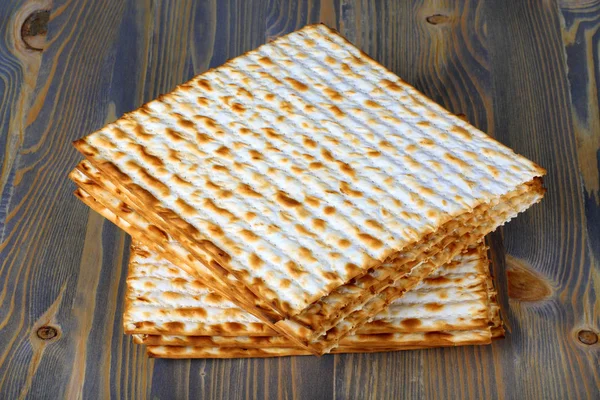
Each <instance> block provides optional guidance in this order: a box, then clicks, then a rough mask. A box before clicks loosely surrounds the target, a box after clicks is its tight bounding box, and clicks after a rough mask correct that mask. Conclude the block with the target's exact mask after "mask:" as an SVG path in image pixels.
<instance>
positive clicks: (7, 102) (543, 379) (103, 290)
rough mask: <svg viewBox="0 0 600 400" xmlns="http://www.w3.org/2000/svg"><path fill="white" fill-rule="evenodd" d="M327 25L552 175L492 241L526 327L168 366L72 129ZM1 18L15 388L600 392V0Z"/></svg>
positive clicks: (1, 273) (0, 207)
mask: <svg viewBox="0 0 600 400" xmlns="http://www.w3.org/2000/svg"><path fill="white" fill-rule="evenodd" d="M583 3H585V4H583ZM316 21H323V22H325V23H327V24H329V25H330V26H332V27H335V28H337V29H338V30H340V31H341V33H342V34H344V35H346V36H347V37H348V38H349V39H350V40H351V41H352V42H354V43H356V44H357V45H358V46H360V47H361V48H362V49H364V50H365V51H366V52H367V53H369V54H370V55H372V56H373V57H374V58H375V59H377V60H378V61H380V62H381V63H383V64H384V65H386V66H387V67H389V68H391V69H392V70H393V71H395V72H397V73H398V74H399V75H400V76H402V77H403V78H404V79H405V80H407V81H408V82H410V83H412V84H413V85H415V86H416V87H417V88H418V89H420V90H422V91H423V92H424V93H426V94H427V95H429V96H430V97H431V98H433V99H434V100H435V101H437V102H439V103H440V104H442V105H444V106H445V107H447V108H448V109H449V110H451V111H452V112H454V113H457V114H464V115H465V116H466V118H467V119H468V120H469V121H471V122H472V123H473V124H474V125H476V126H478V127H479V128H481V129H482V130H484V131H486V132H489V133H490V134H491V135H493V136H495V137H496V138H498V139H499V140H500V141H502V142H503V143H506V144H507V145H509V146H511V147H513V148H515V149H516V150H517V151H518V152H520V153H522V154H524V155H526V156H528V157H530V158H531V159H533V160H535V161H536V162H538V163H539V164H541V165H543V166H544V167H546V168H547V169H548V177H547V178H546V180H545V182H546V186H547V188H548V194H547V196H546V198H545V199H544V201H543V202H542V204H541V205H538V206H536V207H534V208H533V209H532V210H530V211H529V212H527V213H526V214H524V215H522V216H521V217H520V218H519V219H518V220H516V221H514V222H511V223H510V224H509V225H508V226H507V227H505V228H504V229H503V230H502V232H501V233H496V234H494V235H493V236H492V238H491V242H492V245H493V246H492V248H493V254H494V265H495V269H496V273H497V275H498V277H499V287H500V292H501V294H502V302H503V305H504V308H505V314H506V315H507V326H508V331H509V332H508V336H507V338H506V339H505V340H503V341H500V342H497V343H494V344H493V345H491V346H485V347H464V348H451V349H435V350H425V351H407V352H396V353H387V354H369V355H360V354H357V355H336V356H324V357H321V358H313V357H295V358H289V357H288V358H283V359H267V360H217V361H211V360H208V361H207V360H195V361H189V360H178V361H171V360H152V359H148V358H147V357H146V355H145V354H144V349H143V348H142V347H140V346H138V345H133V344H132V342H131V339H130V338H129V337H126V336H124V334H123V329H122V327H121V312H122V304H123V299H122V297H123V291H124V285H125V282H124V276H125V272H126V269H125V266H126V261H127V255H128V250H127V249H128V238H127V237H126V235H125V234H123V233H122V232H121V231H119V230H118V229H116V228H115V227H114V226H113V225H112V224H110V223H108V222H106V221H105V220H104V219H102V218H101V217H100V216H98V215H97V214H96V213H94V212H90V211H89V210H88V208H87V207H86V206H84V205H83V204H82V203H80V202H79V201H78V200H76V199H75V198H74V197H73V196H72V194H71V193H72V191H73V190H74V185H73V184H72V183H71V182H70V181H68V180H67V173H68V171H69V170H71V169H72V168H73V167H74V166H75V164H76V163H77V162H78V161H79V160H80V158H81V157H80V155H79V154H77V152H76V151H75V150H74V149H73V148H72V146H71V141H72V140H74V139H76V138H79V137H81V136H83V135H85V134H87V133H89V132H91V131H94V130H95V129H98V128H100V127H101V126H102V125H104V124H105V123H107V122H109V121H112V120H114V119H115V118H117V117H118V116H120V115H121V114H123V113H124V112H127V111H130V110H132V109H134V108H136V107H138V106H140V105H141V104H142V103H144V102H145V101H148V100H150V99H152V98H154V97H156V96H157V95H159V94H161V93H164V92H167V91H169V90H170V89H171V88H173V87H174V86H175V85H176V84H178V83H181V82H183V81H185V80H187V79H188V78H190V77H192V76H193V75H194V74H197V73H200V72H202V71H204V70H206V69H207V68H208V67H210V66H216V65H219V64H222V63H223V62H224V61H225V60H227V59H228V58H231V57H234V56H236V55H239V54H241V53H243V52H245V51H247V50H250V49H252V48H254V47H256V46H258V45H260V44H262V43H264V42H265V41H267V40H269V39H270V38H273V37H276V36H278V35H281V34H283V33H286V32H289V31H292V30H295V29H296V28H300V27H302V26H303V25H305V24H307V23H311V22H316ZM0 27H1V28H2V31H1V35H2V41H1V42H0V127H1V129H0V149H1V152H0V154H1V155H0V157H1V158H0V160H1V162H0V165H1V167H0V194H1V197H0V282H1V283H0V398H1V399H15V398H21V397H29V398H50V399H57V398H68V399H73V398H78V397H83V398H86V399H87V398H101V399H104V398H109V397H111V398H151V399H170V398H177V399H179V398H210V399H226V398H254V397H260V398H263V397H267V398H276V397H282V398H298V399H312V398H324V399H329V398H339V399H345V398H373V399H381V398H391V399H400V398H409V397H416V398H440V399H462V398H475V399H492V398H510V399H567V398H590V399H592V398H595V399H599V398H600V390H599V387H600V365H599V358H600V357H599V355H600V344H598V343H597V340H598V336H597V334H598V332H599V331H600V268H599V266H600V191H599V187H600V178H599V167H600V115H599V99H600V96H599V93H600V52H599V49H600V40H599V39H600V29H599V28H600V2H598V1H579V2H578V1H568V0H562V1H553V0H544V1H542V0H535V1H533V0H532V1H524V0H515V1H508V0H503V1H494V0H486V1H480V2H478V1H466V0H459V1H441V0H439V1H416V2H413V1H408V0H406V1H393V0H389V1H367V0H356V1H352V0H321V1H319V0H303V1H298V2H293V1H290V2H287V1H285V0H273V1H264V2H260V1H252V0H245V1H244V0H227V1H225V0H218V1H217V0H212V1H211V0H197V1H192V0H178V1H154V0H137V1H123V0H102V1H100V0H97V1H92V0H89V1H85V0H69V1H67V0H54V1H52V0H35V1H34V0H31V1H29V0H2V1H1V5H0ZM505 254H506V257H505Z"/></svg>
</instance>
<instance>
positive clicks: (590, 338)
mask: <svg viewBox="0 0 600 400" xmlns="http://www.w3.org/2000/svg"><path fill="white" fill-rule="evenodd" d="M577 339H579V341H580V342H581V343H583V344H586V345H588V346H591V345H593V344H596V343H598V335H597V334H596V333H595V332H593V331H590V330H587V329H582V330H580V331H579V332H578V333H577Z"/></svg>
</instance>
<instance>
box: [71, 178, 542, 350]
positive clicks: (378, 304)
mask: <svg viewBox="0 0 600 400" xmlns="http://www.w3.org/2000/svg"><path fill="white" fill-rule="evenodd" d="M86 172H87V173H88V174H90V175H91V176H93V177H95V178H96V179H99V180H100V181H101V179H102V178H101V177H100V176H97V175H95V173H94V169H93V167H91V168H89V169H86ZM75 180H76V182H78V183H81V184H84V186H85V187H86V188H87V189H88V190H92V191H93V192H94V193H101V191H102V189H101V186H98V185H93V184H86V182H85V181H83V180H81V179H75ZM101 182H102V181H101ZM104 185H105V186H110V183H109V182H104ZM524 190H525V189H524ZM514 196H516V199H518V200H517V201H519V202H524V203H529V202H530V200H528V198H527V197H528V196H533V197H535V196H537V197H539V196H540V194H539V193H536V191H535V190H530V191H529V192H526V193H525V194H524V195H523V193H520V192H518V193H517V194H516V195H514ZM102 197H106V196H102ZM86 202H87V201H86ZM88 204H90V203H88ZM119 204H120V203H119V202H117V205H116V206H115V205H113V206H112V207H113V208H114V209H116V210H118V209H119V207H124V208H125V209H127V210H129V207H128V206H127V205H126V204H124V205H122V206H119ZM499 204H501V207H499V208H498V210H497V211H496V213H497V214H498V215H496V216H495V218H496V219H498V221H504V220H506V219H508V217H507V215H509V216H510V215H514V214H516V212H517V211H516V210H517V209H519V208H520V207H516V208H515V207H512V206H511V204H510V201H507V202H500V203H499ZM90 206H91V207H92V208H94V209H96V210H98V211H99V212H101V213H103V214H104V215H105V216H107V218H109V219H111V217H110V216H108V215H106V214H105V212H104V211H103V210H102V209H101V208H98V207H97V206H94V205H92V204H90ZM502 210H504V211H502ZM124 215H125V218H130V217H132V216H136V214H135V212H131V211H130V210H129V212H128V213H125V214H124ZM482 215H483V217H482ZM479 218H482V219H483V220H486V217H485V214H481V215H480V216H479ZM116 223H117V224H119V221H117V222H116ZM490 223H492V226H494V225H493V224H495V223H496V224H497V223H498V222H493V221H488V222H486V224H490ZM484 225H485V224H484ZM120 226H121V225H120ZM143 226H145V225H142V226H140V227H138V229H137V230H134V231H133V233H132V234H133V235H134V236H135V235H137V234H138V233H139V232H141V231H151V229H146V228H143ZM457 227H460V229H459V230H458V232H460V231H465V230H466V231H469V230H470V228H469V226H468V225H466V226H463V224H461V223H459V220H457V223H456V224H454V226H453V227H452V229H454V230H456V228H457ZM122 228H123V229H125V230H128V228H127V227H126V226H122ZM477 229H481V228H480V227H479V228H477ZM128 231H129V230H128ZM482 232H483V231H481V232H480V231H478V230H475V231H473V232H470V233H471V234H472V235H474V237H480V236H481V235H483V234H484V233H485V232H483V233H482ZM448 248H453V251H454V253H456V248H460V247H456V246H455V244H453V245H452V246H449V247H448ZM448 248H447V249H448ZM451 256H452V253H449V254H446V255H445V257H446V258H447V259H448V260H449V258H448V257H451ZM184 259H185V258H184ZM443 262H445V261H440V263H443ZM420 268H421V269H422V268H423V266H421V267H420ZM425 271H426V270H425ZM408 284H409V285H408V286H407V285H404V286H403V287H402V288H401V289H400V290H399V289H398V288H391V290H390V291H388V292H390V293H388V294H384V295H383V296H380V298H378V299H376V301H374V302H371V303H374V304H370V305H369V307H370V308H371V309H373V310H374V311H372V313H373V314H376V313H377V310H382V309H383V307H384V306H385V304H387V302H389V301H391V300H393V298H395V297H394V296H396V297H398V293H400V294H402V293H404V291H406V290H408V288H410V285H415V284H416V280H415V279H412V281H411V280H409V282H408ZM386 297H389V299H386ZM359 311H360V312H358V313H355V315H353V316H352V318H353V320H354V321H355V320H356V318H358V319H366V318H367V317H368V314H365V313H364V312H362V311H363V310H359ZM175 325H177V329H180V330H183V331H185V329H186V328H188V327H187V326H186V325H185V324H183V323H182V322H174V323H169V324H168V325H165V326H161V327H160V329H162V330H163V332H164V331H173V329H175ZM355 326H358V324H356V323H353V324H352V323H351V324H348V322H347V321H341V323H340V324H339V326H336V327H334V328H333V329H332V330H331V331H332V332H329V334H328V338H327V340H325V341H323V342H322V343H319V345H320V346H323V347H321V349H327V350H328V348H331V347H333V344H335V342H336V340H333V339H335V338H336V336H339V333H340V331H341V332H343V333H344V330H343V329H345V330H346V331H345V333H348V332H350V331H351V330H352V329H353V328H354V327H355ZM142 327H143V328H144V329H152V328H154V326H153V325H151V324H150V325H148V324H143V326H142ZM233 328H236V329H238V328H239V325H236V324H234V325H229V326H227V328H226V330H227V329H231V330H232V331H233V330H234V329H233ZM342 328H343V329H342ZM349 328H350V329H349ZM219 329H220V328H219ZM222 330H223V329H221V331H222ZM175 333H180V332H175Z"/></svg>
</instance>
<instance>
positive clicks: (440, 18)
mask: <svg viewBox="0 0 600 400" xmlns="http://www.w3.org/2000/svg"><path fill="white" fill-rule="evenodd" d="M425 21H427V23H428V24H431V25H439V24H447V23H448V22H450V17H449V16H447V15H444V14H434V15H430V16H428V17H426V18H425Z"/></svg>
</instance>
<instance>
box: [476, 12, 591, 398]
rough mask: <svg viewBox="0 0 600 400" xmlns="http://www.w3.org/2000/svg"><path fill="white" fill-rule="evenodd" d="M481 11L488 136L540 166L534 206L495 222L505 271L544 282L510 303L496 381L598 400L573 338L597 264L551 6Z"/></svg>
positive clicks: (586, 356) (587, 317)
mask: <svg viewBox="0 0 600 400" xmlns="http://www.w3.org/2000/svg"><path fill="white" fill-rule="evenodd" d="M487 12H488V13H489V15H494V16H496V17H495V18H490V19H489V22H488V32H489V35H488V37H489V41H488V43H489V48H490V54H491V65H492V72H493V73H492V77H493V84H494V110H495V115H496V121H495V130H494V132H495V135H496V136H497V137H499V138H500V139H501V140H503V141H504V142H505V143H507V144H508V145H511V146H514V147H516V148H518V149H519V151H521V152H522V153H523V154H525V155H527V156H529V157H532V158H533V159H536V160H538V161H539V162H540V163H541V164H542V165H544V166H545V167H546V168H547V169H548V177H547V179H545V183H546V186H547V188H548V194H547V196H546V198H545V199H544V203H543V205H542V206H541V207H536V208H534V209H533V210H531V212H528V213H526V214H525V215H524V216H522V217H521V218H519V219H517V220H516V221H514V222H512V223H510V224H509V225H508V226H507V227H506V228H505V229H504V246H505V248H506V251H507V253H508V255H509V256H510V257H507V268H509V269H513V270H515V271H530V272H533V273H534V274H535V276H536V277H537V278H538V279H541V280H543V281H545V282H546V283H547V284H548V285H549V286H550V287H551V288H552V289H553V292H552V293H551V295H550V297H549V298H547V299H542V301H539V302H525V301H520V299H519V298H515V299H511V300H510V303H509V304H510V310H509V317H510V319H509V324H510V326H511V328H512V331H511V334H510V337H509V340H507V341H506V343H505V344H504V346H503V350H504V351H502V352H501V353H500V363H501V366H502V370H503V375H502V379H503V382H504V383H505V384H506V385H507V386H508V387H510V388H511V389H512V392H511V393H516V394H517V395H518V396H519V397H520V398H532V399H534V398H598V397H599V396H600V392H599V387H600V380H599V379H600V375H599V370H598V368H597V367H598V347H594V346H585V345H581V343H579V341H578V340H577V331H578V330H579V329H581V327H582V326H584V325H587V324H591V325H592V326H595V330H596V331H597V330H598V313H597V309H596V310H595V311H594V304H597V300H596V293H597V285H596V286H595V287H594V286H593V285H592V284H591V282H593V281H594V279H595V278H594V276H597V271H598V265H597V264H595V263H596V261H595V260H594V258H593V254H592V252H591V251H590V245H589V242H588V240H589V238H588V235H587V228H586V220H585V212H584V199H583V196H582V191H581V179H580V175H579V168H578V163H577V159H578V154H577V142H576V137H575V133H574V130H573V120H572V118H571V115H570V113H569V109H570V107H571V100H570V96H569V91H568V81H567V70H566V68H565V60H564V48H563V43H562V41H561V36H560V19H559V13H558V8H557V7H556V4H555V3H553V2H540V3H536V4H534V3H527V2H518V1H514V2H502V3H499V2H491V3H490V5H489V8H488V11H487ZM576 95H578V94H577V93H576ZM595 223H598V221H596V222H595ZM523 276H524V275H523V274H522V273H519V272H517V274H516V277H517V278H519V277H523ZM508 283H509V289H510V287H511V285H512V284H511V279H510V278H509V282H508Z"/></svg>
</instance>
